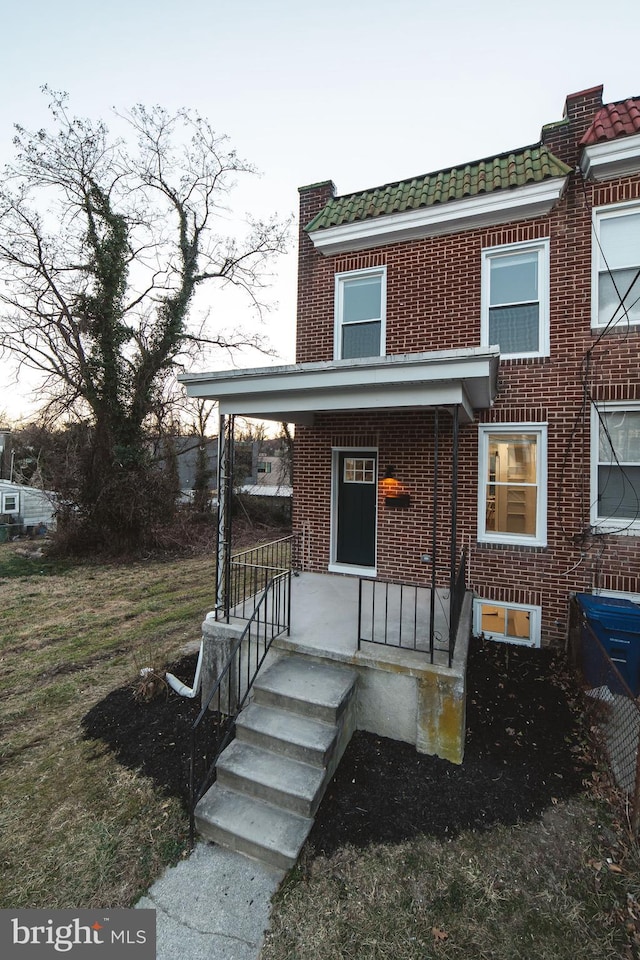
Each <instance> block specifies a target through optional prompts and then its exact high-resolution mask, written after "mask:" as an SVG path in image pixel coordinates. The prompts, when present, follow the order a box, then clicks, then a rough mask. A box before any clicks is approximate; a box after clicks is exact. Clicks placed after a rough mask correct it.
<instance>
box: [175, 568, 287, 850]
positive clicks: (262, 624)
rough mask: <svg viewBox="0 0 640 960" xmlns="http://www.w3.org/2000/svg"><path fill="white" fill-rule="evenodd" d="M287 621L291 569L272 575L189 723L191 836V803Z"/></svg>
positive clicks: (209, 778) (208, 780) (210, 778)
mask: <svg viewBox="0 0 640 960" xmlns="http://www.w3.org/2000/svg"><path fill="white" fill-rule="evenodd" d="M290 623H291V571H290V570H285V571H284V572H282V573H280V574H278V575H277V576H275V577H272V578H271V579H270V580H269V582H268V583H267V585H266V587H265V589H264V592H263V594H262V597H261V598H260V600H259V601H258V603H257V604H256V605H255V607H254V609H253V613H252V614H251V617H250V618H249V620H248V621H247V624H246V625H245V628H244V630H243V632H242V635H241V636H240V637H238V638H237V640H236V641H235V642H234V644H233V646H232V649H231V653H230V654H229V657H228V659H227V662H226V664H225V666H224V667H223V669H222V671H221V672H220V675H219V677H218V678H217V680H216V682H215V683H214V685H213V686H212V688H211V690H210V691H209V693H208V694H207V695H206V698H205V697H204V696H203V702H202V709H201V710H200V713H199V714H198V716H197V718H196V720H195V721H194V723H193V726H192V728H191V756H190V760H189V834H190V840H191V843H192V844H193V841H194V838H195V808H196V804H197V803H198V801H199V800H200V799H201V798H202V797H203V796H204V794H205V793H206V791H207V790H208V789H209V787H210V786H211V785H212V784H213V783H214V782H215V776H216V763H217V762H218V758H219V756H220V754H221V753H222V751H223V750H224V749H225V747H226V746H228V744H229V743H230V742H231V740H232V739H233V737H234V735H235V724H236V718H237V716H238V714H239V713H240V711H241V710H242V708H243V706H244V705H245V703H246V701H247V697H248V696H249V693H250V691H251V688H252V686H253V683H254V681H255V678H256V676H257V674H258V671H259V670H260V667H261V666H262V664H263V662H264V659H265V657H266V655H267V653H268V651H269V648H270V647H271V643H272V642H273V640H275V638H276V637H278V636H281V635H282V634H283V633H286V634H287V635H288V633H289V629H290Z"/></svg>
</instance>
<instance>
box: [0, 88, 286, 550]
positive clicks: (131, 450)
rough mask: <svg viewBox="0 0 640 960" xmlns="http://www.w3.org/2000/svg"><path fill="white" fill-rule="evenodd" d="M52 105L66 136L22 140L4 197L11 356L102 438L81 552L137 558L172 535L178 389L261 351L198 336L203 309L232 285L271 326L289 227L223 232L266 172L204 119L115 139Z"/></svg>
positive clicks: (54, 412) (82, 506)
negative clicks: (165, 473) (157, 455)
mask: <svg viewBox="0 0 640 960" xmlns="http://www.w3.org/2000/svg"><path fill="white" fill-rule="evenodd" d="M45 92H46V94H47V95H48V97H49V101H50V104H49V105H50V110H51V114H52V118H53V121H54V128H53V129H52V130H38V131H29V130H27V129H25V128H24V127H21V126H18V127H16V135H15V138H14V145H15V160H14V162H13V163H12V164H11V165H10V166H9V167H8V168H7V169H6V170H5V174H4V178H3V186H2V189H1V191H0V304H1V305H2V307H1V308H0V309H1V314H0V349H2V350H3V351H4V352H5V353H8V354H11V355H12V356H13V357H14V358H16V359H17V361H18V363H19V364H21V365H26V366H28V367H31V368H34V369H35V370H36V371H38V372H39V373H40V374H41V380H42V390H43V397H45V398H46V412H47V413H48V414H49V416H50V417H51V418H54V419H55V418H59V417H60V415H65V414H70V415H73V416H76V417H81V418H82V419H83V420H84V421H88V422H89V424H90V426H91V441H90V444H89V446H88V448H87V451H86V456H85V458H84V461H83V464H82V482H81V484H80V485H79V493H78V502H77V504H76V505H75V507H76V510H75V512H74V516H75V518H76V522H77V524H78V528H79V531H80V533H81V535H82V537H81V539H83V541H84V542H91V543H92V545H93V546H94V547H95V546H96V545H97V546H99V545H100V544H109V545H111V547H112V548H114V547H116V548H121V549H131V548H135V547H137V546H139V545H140V544H141V543H142V542H143V541H144V539H145V537H146V536H147V534H148V532H149V531H150V529H152V527H153V523H154V521H155V519H157V517H156V514H157V512H158V511H157V510H156V509H155V507H154V504H158V503H159V502H160V500H159V493H160V492H161V491H159V490H157V489H156V488H155V483H156V480H157V477H155V476H154V472H153V468H152V466H151V464H150V462H149V458H148V456H147V450H146V445H145V438H144V428H145V423H146V421H147V419H148V417H149V416H150V415H151V414H152V412H153V410H154V405H156V406H157V404H158V402H159V401H160V398H161V397H162V395H163V391H164V388H165V386H166V382H167V380H168V379H169V378H171V377H172V376H173V374H174V372H175V370H176V368H178V367H179V366H180V364H181V363H183V362H184V359H185V357H186V356H189V355H190V356H193V355H194V354H197V353H198V352H200V351H202V350H203V349H208V348H212V347H220V348H225V349H234V348H237V347H242V346H247V345H252V346H256V345H258V344H257V338H256V337H253V336H246V335H244V334H242V333H241V332H234V333H233V334H231V335H226V334H224V333H223V332H222V331H221V330H220V328H217V329H212V328H211V327H210V326H209V325H208V324H206V323H205V324H204V325H200V326H199V327H197V328H196V327H194V323H193V321H192V319H191V313H192V312H193V302H194V297H195V295H196V293H197V291H198V290H199V289H201V288H202V287H203V286H205V285H206V284H211V283H216V282H217V283H219V284H223V285H228V284H231V285H234V286H235V287H238V288H240V289H241V290H242V291H244V292H245V293H246V295H247V296H248V298H249V302H250V304H251V305H252V306H253V307H254V308H256V309H257V310H258V312H259V311H260V310H261V308H262V304H261V300H260V297H261V293H262V289H263V287H264V284H265V282H266V277H267V275H266V271H267V269H268V267H269V264H270V263H271V261H272V258H273V257H274V256H276V255H278V254H279V253H281V252H283V250H284V249H285V245H286V237H287V232H288V224H287V223H283V222H279V221H277V220H275V219H273V220H271V221H269V222H266V223H265V222H253V223H250V224H248V225H247V229H246V235H245V236H244V237H243V239H242V240H239V239H237V238H235V237H228V236H223V235H219V234H218V233H217V232H216V228H217V227H218V225H219V224H221V223H222V214H223V211H224V206H223V204H224V203H225V201H226V197H227V194H228V192H229V190H230V189H231V188H232V186H233V180H234V178H235V177H236V176H238V175H240V174H248V173H251V172H253V171H252V168H251V166H250V165H249V164H247V163H245V162H244V161H242V160H240V159H239V158H238V157H237V156H236V154H235V153H234V151H233V150H231V149H230V148H229V147H228V145H227V142H226V140H225V138H223V137H220V136H217V135H216V134H215V133H214V131H213V129H212V127H211V126H210V124H209V123H208V122H207V121H206V120H204V119H203V118H202V117H200V116H198V115H197V114H195V113H193V112H190V111H187V110H180V111H178V112H177V113H176V114H174V115H170V114H168V113H167V112H166V111H165V110H163V109H162V108H159V107H156V108H153V109H147V108H146V107H143V106H136V107H134V108H133V109H132V110H131V111H130V112H129V113H127V114H124V115H116V116H117V119H116V123H119V124H120V125H121V126H123V128H124V130H125V134H126V137H113V136H112V135H111V134H110V133H109V130H108V129H107V127H106V125H105V124H104V123H103V122H102V121H98V122H94V121H91V120H84V119H78V118H75V117H73V116H71V115H70V114H69V112H68V109H67V97H66V95H64V94H57V93H55V92H53V91H51V90H48V89H46V88H45Z"/></svg>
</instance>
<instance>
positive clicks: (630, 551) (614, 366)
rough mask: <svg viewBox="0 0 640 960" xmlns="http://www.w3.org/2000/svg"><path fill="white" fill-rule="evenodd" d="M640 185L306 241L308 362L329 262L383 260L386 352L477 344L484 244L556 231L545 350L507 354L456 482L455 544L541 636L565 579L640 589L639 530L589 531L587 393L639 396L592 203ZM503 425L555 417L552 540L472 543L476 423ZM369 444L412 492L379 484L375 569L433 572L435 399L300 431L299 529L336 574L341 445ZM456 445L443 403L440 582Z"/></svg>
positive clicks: (316, 347) (577, 109) (592, 98)
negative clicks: (376, 242)
mask: <svg viewBox="0 0 640 960" xmlns="http://www.w3.org/2000/svg"><path fill="white" fill-rule="evenodd" d="M600 103H601V88H595V89H594V90H593V91H585V92H584V94H580V95H576V96H575V97H574V98H569V100H568V102H567V119H566V120H565V122H564V123H561V124H557V125H554V126H553V127H552V128H545V130H544V131H543V136H544V139H545V141H546V142H548V143H549V145H550V148H551V149H552V150H554V151H555V152H557V155H559V156H561V158H562V159H565V160H566V162H567V163H568V164H570V165H571V166H572V167H575V164H576V162H577V159H578V146H577V145H578V143H579V140H580V137H581V136H582V134H583V133H584V131H585V129H586V128H587V126H588V125H589V123H590V122H591V119H592V118H593V116H594V111H595V110H596V109H597V107H598V106H599V105H600ZM314 190H315V193H314V194H313V195H312V196H311V195H310V196H309V197H308V198H307V197H305V194H304V193H303V195H302V196H303V203H305V204H306V206H305V209H304V214H303V216H307V215H308V214H309V212H310V211H313V212H312V213H311V216H312V215H313V214H314V213H315V212H317V210H318V209H320V208H321V206H322V203H323V202H325V200H322V197H321V196H320V194H319V192H318V188H314ZM639 197H640V178H627V179H624V180H619V181H615V182H610V183H606V184H596V185H594V184H587V185H583V183H582V179H581V177H580V176H579V175H578V174H575V173H573V174H572V175H571V176H570V182H569V185H568V187H567V190H566V193H565V195H564V197H563V199H562V200H561V201H560V203H559V204H558V205H557V206H556V208H555V209H554V210H553V212H552V213H551V214H550V215H549V216H547V217H544V218H540V219H535V220H529V221H526V222H523V223H519V224H518V223H514V224H511V225H507V226H501V227H493V228H488V229H477V230H468V231H465V232H464V233H460V234H456V235H452V236H445V237H435V238H429V239H424V240H420V241H415V242H407V243H400V244H391V245H389V246H384V247H380V248H378V249H375V250H371V251H365V252H363V253H358V254H352V255H348V256H334V257H325V256H323V255H322V254H320V253H317V252H316V251H315V250H314V248H313V246H312V244H311V243H310V241H309V240H308V237H307V236H306V235H305V236H304V237H303V242H302V243H301V248H300V275H299V282H300V285H299V314H298V354H297V359H298V361H299V362H308V361H313V360H328V359H331V358H332V357H333V329H334V275H335V273H338V272H342V271H347V270H357V269H361V268H363V267H369V266H379V265H381V264H385V265H386V267H387V340H386V352H387V353H388V354H400V353H413V352H421V351H429V350H439V349H455V348H459V347H466V346H475V345H479V343H480V268H481V251H482V249H483V248H484V247H490V246H495V245H498V244H505V243H514V242H518V241H524V240H534V239H538V238H541V237H548V238H549V241H550V330H551V333H550V347H551V355H550V357H548V358H544V359H535V360H513V361H508V360H507V361H502V362H501V365H500V371H499V396H498V399H497V401H496V403H495V405H494V407H493V409H492V410H490V411H481V412H480V415H479V416H478V419H477V422H476V423H475V424H470V425H465V426H463V427H462V428H461V434H460V469H459V479H458V547H460V546H462V544H467V545H470V548H471V550H470V559H469V583H470V585H471V587H473V589H474V590H475V591H476V592H477V594H478V595H479V596H482V597H483V598H486V599H488V600H495V601H498V602H500V601H501V602H507V603H508V602H512V603H525V604H535V605H541V606H542V635H543V642H550V641H551V642H553V641H560V640H562V638H563V636H564V632H565V627H566V616H567V597H568V594H569V593H570V592H571V591H583V590H590V589H591V588H593V587H602V588H606V589H617V590H626V591H635V592H640V564H639V548H640V540H639V539H638V538H636V537H627V536H615V535H607V536H593V535H592V534H591V533H590V531H589V505H590V468H589V453H590V451H589V448H590V403H589V398H590V397H593V398H595V399H600V400H606V399H609V400H611V399H617V400H624V399H628V400H635V399H640V377H639V364H638V357H639V354H640V331H639V330H638V329H637V328H634V327H632V328H631V329H629V330H624V331H620V332H616V333H613V334H611V335H608V336H606V337H604V338H600V337H599V332H592V331H591V325H590V324H591V313H590V310H591V307H590V300H591V222H590V208H591V207H592V206H601V205H606V204H609V203H617V202H622V201H624V200H632V199H637V198H639ZM325 198H326V189H325ZM307 201H308V202H307ZM314 204H315V206H314ZM311 216H309V217H308V219H311ZM308 219H307V220H306V221H303V223H304V222H308ZM585 372H586V373H587V377H586V381H585ZM509 422H516V423H517V422H546V423H547V424H548V491H547V493H548V523H547V535H548V545H547V546H546V547H544V548H531V547H525V546H518V547H513V546H502V545H499V544H480V543H478V542H477V494H478V423H509ZM367 445H370V446H373V447H376V448H377V449H378V451H379V465H380V470H381V473H382V472H384V468H385V466H386V465H387V464H388V463H392V464H394V465H395V467H396V473H397V476H398V477H399V478H400V479H401V480H402V481H403V484H404V488H405V491H406V492H407V493H409V495H410V496H411V507H410V508H409V509H408V510H402V511H391V510H388V509H387V508H385V506H384V492H383V490H382V487H381V486H380V487H379V512H378V553H377V555H378V566H377V572H378V576H379V577H381V578H383V579H396V580H397V579H402V580H405V581H407V582H418V583H420V582H422V583H425V582H428V580H429V578H430V576H431V568H430V567H429V566H428V565H425V564H424V563H422V562H421V560H420V557H421V555H422V554H424V553H431V530H432V522H433V513H432V470H433V414H432V412H430V411H424V412H396V413H387V412H385V413H375V412H372V413H367V414H364V415H361V414H351V415H340V416H337V415H336V416H322V417H318V419H317V424H316V425H315V426H314V427H313V428H298V429H297V431H296V450H295V477H296V495H295V503H294V525H295V527H296V528H297V529H302V528H304V529H305V530H306V532H307V534H308V549H309V561H310V566H311V569H313V570H317V571H326V569H327V565H328V563H329V559H330V557H329V551H330V542H329V529H330V501H331V448H332V447H335V446H353V447H359V446H367ZM450 451H451V430H450V419H449V418H448V417H447V416H446V415H445V414H441V430H440V468H441V474H442V475H441V480H442V482H441V485H440V486H441V500H440V509H439V516H438V531H439V538H440V543H439V557H438V571H439V578H440V579H441V582H443V583H446V578H447V576H448V570H449V555H448V549H449V535H450V512H451V502H450V490H451V473H450Z"/></svg>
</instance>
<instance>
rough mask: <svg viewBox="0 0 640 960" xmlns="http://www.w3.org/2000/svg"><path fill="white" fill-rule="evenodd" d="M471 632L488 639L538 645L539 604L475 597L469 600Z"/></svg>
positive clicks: (530, 645) (532, 645)
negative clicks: (504, 601) (471, 615)
mask: <svg viewBox="0 0 640 960" xmlns="http://www.w3.org/2000/svg"><path fill="white" fill-rule="evenodd" d="M473 632H474V634H475V635H476V636H480V634H484V636H485V637H488V638H489V639H491V640H503V641H506V642H508V643H520V644H522V645H524V646H529V647H539V646H540V607H535V606H528V605H527V604H523V603H494V601H493V600H483V599H481V598H477V599H475V600H474V602H473Z"/></svg>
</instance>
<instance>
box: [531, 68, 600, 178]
mask: <svg viewBox="0 0 640 960" xmlns="http://www.w3.org/2000/svg"><path fill="white" fill-rule="evenodd" d="M602 89H603V88H602V84H600V86H598V87H590V88H589V89H588V90H579V91H578V93H570V94H569V95H568V97H567V99H566V100H565V104H564V113H563V115H562V120H559V121H557V122H556V123H547V124H545V126H544V127H543V128H542V133H541V136H540V139H541V140H542V143H544V144H546V146H548V147H549V149H550V150H551V152H552V153H553V154H554V155H555V156H556V157H558V159H560V160H564V162H565V163H567V164H568V165H569V166H570V167H575V166H576V165H577V163H578V162H579V159H580V150H579V147H578V144H579V143H580V140H581V139H582V137H583V135H584V133H585V131H586V130H587V128H588V127H589V126H590V125H591V123H592V122H593V120H594V118H595V116H596V114H597V113H598V111H599V110H600V109H601V107H602Z"/></svg>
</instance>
